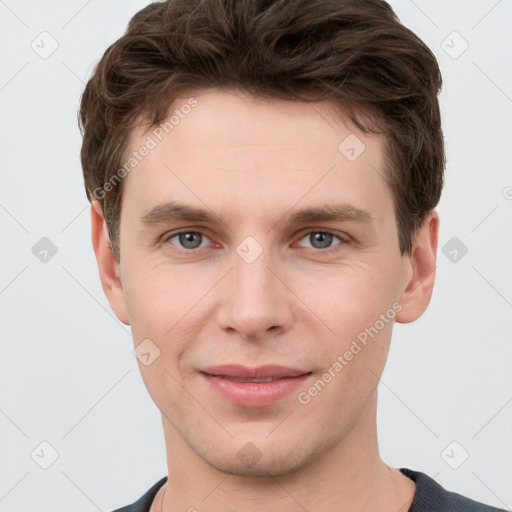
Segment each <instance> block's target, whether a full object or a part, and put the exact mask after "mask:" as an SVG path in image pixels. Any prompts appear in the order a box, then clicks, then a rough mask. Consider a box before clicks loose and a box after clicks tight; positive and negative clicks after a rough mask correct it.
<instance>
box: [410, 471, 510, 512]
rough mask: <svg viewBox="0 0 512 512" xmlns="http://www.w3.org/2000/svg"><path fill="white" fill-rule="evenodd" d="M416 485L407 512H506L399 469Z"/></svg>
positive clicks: (415, 472) (417, 472) (420, 475)
mask: <svg viewBox="0 0 512 512" xmlns="http://www.w3.org/2000/svg"><path fill="white" fill-rule="evenodd" d="M400 471H401V472H402V473H403V474H404V475H405V476H407V477H409V478H410V479H411V480H412V481H413V482H415V484H416V493H415V495H414V500H413V502H412V504H411V507H410V509H409V511H408V512H506V511H505V509H502V508H496V507H491V506H490V505H486V504H484V503H480V502H478V501H475V500H472V499H471V498H468V497H466V496H462V495H461V494H458V493H456V492H451V491H448V490H446V489H445V488H444V487H442V486H441V485H440V484H438V483H437V482H436V481H435V480H434V479H433V478H431V477H429V476H428V475H426V474H425V473H422V472H421V471H413V470H412V469H408V468H400Z"/></svg>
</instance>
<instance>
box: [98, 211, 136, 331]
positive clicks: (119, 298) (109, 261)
mask: <svg viewBox="0 0 512 512" xmlns="http://www.w3.org/2000/svg"><path fill="white" fill-rule="evenodd" d="M91 235H92V245H93V248H94V253H95V255H96V262H97V264H98V271H99V274H100V280H101V286H102V287H103V291H104V292H105V295H106V297H107V299H108V302H109V303H110V306H111V308H112V310H113V311H114V313H115V314H116V316H117V318H118V319H119V321H120V322H122V323H123V324H126V325H130V322H129V319H128V315H127V312H126V305H125V301H124V295H123V286H122V283H121V277H120V268H119V263H118V262H117V261H116V259H115V257H114V252H113V250H112V247H111V245H110V241H109V238H108V231H107V225H106V223H105V219H104V217H103V211H102V210H101V206H100V204H99V202H98V201H93V202H92V204H91Z"/></svg>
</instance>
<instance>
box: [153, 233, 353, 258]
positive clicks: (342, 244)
mask: <svg viewBox="0 0 512 512" xmlns="http://www.w3.org/2000/svg"><path fill="white" fill-rule="evenodd" d="M183 233H194V234H199V235H202V236H204V237H206V238H208V235H206V233H204V232H203V231H196V230H194V229H182V230H180V231H176V232H172V233H169V234H168V235H166V236H165V237H164V239H163V242H164V243H165V242H169V241H170V240H171V239H172V238H175V237H177V236H179V235H181V234H183ZM312 233H321V234H323V235H333V236H334V237H336V238H337V239H338V240H340V242H341V243H340V244H338V245H337V246H334V247H328V248H326V249H315V248H314V247H313V248H312V249H313V250H315V251H316V252H323V253H330V252H333V251H337V250H340V249H341V247H343V246H344V245H347V244H348V243H349V240H346V239H344V238H343V237H342V236H340V235H337V234H336V233H335V232H334V231H329V230H319V229H312V230H310V231H307V232H304V233H302V236H301V238H300V240H302V239H303V238H305V237H306V236H308V235H311V234H312ZM346 236H347V237H348V235H346ZM171 245H174V244H171ZM175 247H177V246H175ZM177 248H178V249H179V250H180V251H182V252H189V253H191V252H195V251H199V250H200V249H204V247H201V248H196V249H184V248H180V247H177ZM308 249H309V247H308Z"/></svg>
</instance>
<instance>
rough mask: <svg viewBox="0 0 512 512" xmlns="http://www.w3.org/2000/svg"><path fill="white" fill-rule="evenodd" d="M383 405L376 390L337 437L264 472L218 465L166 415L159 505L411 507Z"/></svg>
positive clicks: (251, 510) (250, 511)
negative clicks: (279, 469)
mask: <svg viewBox="0 0 512 512" xmlns="http://www.w3.org/2000/svg"><path fill="white" fill-rule="evenodd" d="M376 410H377V391H375V393H374V395H372V397H371V398H370V400H369V401H368V403H367V404H366V406H365V408H364V410H363V412H362V413H361V415H360V417H359V419H358V421H357V422H356V423H355V424H354V425H353V426H352V428H351V430H350V431H349V432H347V433H346V435H345V436H344V437H343V438H342V440H341V441H340V442H339V443H338V444H337V445H335V446H333V447H327V449H325V451H324V453H323V454H322V455H321V456H320V457H318V458H317V459H316V460H314V461H313V462H311V463H309V464H307V465H304V467H302V468H301V469H299V470H296V471H293V472H291V473H288V474H284V475H280V476H272V475H270V474H269V475H268V476H259V477H252V476H240V475H235V474H229V473H225V472H222V471H219V470H217V469H216V468H214V467H212V466H211V465H210V464H208V463H206V462H205V461H204V460H203V459H201V458H200V457H199V456H198V455H197V454H196V453H195V452H193V451H192V450H191V449H190V447H189V446H188V445H187V444H186V443H185V441H184V440H183V438H182V437H181V436H180V435H179V433H178V432H177V431H176V430H175V429H174V427H173V426H172V425H171V424H170V423H169V422H168V421H167V420H166V419H163V425H164V434H165V441H166V449H167V465H168V468H169V474H168V480H167V482H166V484H165V485H164V487H163V488H162V489H161V490H160V492H159V496H158V497H157V499H155V502H154V507H158V508H155V512H156V511H158V512H172V511H175V510H187V511H191V512H194V511H197V510H201V512H219V511H223V512H235V511H239V510H244V511H246V512H263V511H265V512H292V511H293V512H296V511H297V510H315V511H318V512H324V511H325V512H327V511H331V510H332V508H333V505H335V506H336V510H339V511H341V512H348V511H350V512H363V511H368V510H371V511H372V512H407V511H408V510H409V508H410V505H411V503H412V500H413V498H414V493H415V484H414V482H413V481H412V480H410V479H409V478H408V477H406V476H405V475H403V474H402V473H401V472H400V471H399V470H397V469H395V468H391V467H389V466H388V465H386V464H385V463H384V462H383V461H382V459H381V458H380V455H379V450H378V439H377V428H376ZM154 507H152V512H154V511H153V508H154Z"/></svg>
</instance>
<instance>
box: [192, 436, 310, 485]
mask: <svg viewBox="0 0 512 512" xmlns="http://www.w3.org/2000/svg"><path fill="white" fill-rule="evenodd" d="M276 441H277V442H269V440H268V439H265V437H262V438H261V440H260V441H257V440H256V441H255V442H251V441H247V442H245V443H240V442H235V443H233V444H236V448H235V447H233V448H231V447H230V446H229V445H226V446H225V447H224V450H223V452H222V453H218V452H217V453H216V452H215V451H214V449H210V450H207V451H206V452H205V453H198V455H199V456H200V457H201V458H202V459H203V460H204V461H205V462H206V463H207V464H209V465H210V466H212V467H214V468H215V469H217V470H218V471H221V472H223V473H227V474H231V475H237V476H245V477H278V476H283V475H289V474H291V473H294V472H295V471H298V470H300V469H302V468H304V467H305V466H307V465H308V464H309V463H310V462H312V461H313V460H314V459H315V458H316V457H315V450H314V448H313V447H311V449H310V450H308V446H305V445H304V442H299V443H297V445H292V444H289V445H286V443H285V441H284V440H281V439H279V438H277V437H276ZM238 445H241V447H240V448H239V447H238Z"/></svg>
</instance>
